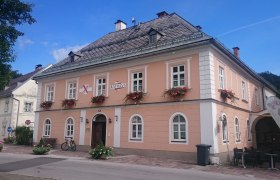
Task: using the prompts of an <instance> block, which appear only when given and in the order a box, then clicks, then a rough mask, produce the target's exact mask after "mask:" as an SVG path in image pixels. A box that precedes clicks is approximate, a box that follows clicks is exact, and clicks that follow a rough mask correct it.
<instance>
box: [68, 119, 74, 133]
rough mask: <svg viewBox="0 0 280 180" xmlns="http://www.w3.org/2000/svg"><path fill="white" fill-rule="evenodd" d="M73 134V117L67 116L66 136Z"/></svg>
mask: <svg viewBox="0 0 280 180" xmlns="http://www.w3.org/2000/svg"><path fill="white" fill-rule="evenodd" d="M73 136H74V121H73V119H71V118H69V119H67V122H66V137H73Z"/></svg>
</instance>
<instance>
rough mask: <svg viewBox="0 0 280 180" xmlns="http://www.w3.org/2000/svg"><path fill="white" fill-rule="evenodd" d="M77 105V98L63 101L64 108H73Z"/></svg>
mask: <svg viewBox="0 0 280 180" xmlns="http://www.w3.org/2000/svg"><path fill="white" fill-rule="evenodd" d="M75 105H76V100H75V99H65V100H63V101H62V107H64V108H72V107H73V106H75Z"/></svg>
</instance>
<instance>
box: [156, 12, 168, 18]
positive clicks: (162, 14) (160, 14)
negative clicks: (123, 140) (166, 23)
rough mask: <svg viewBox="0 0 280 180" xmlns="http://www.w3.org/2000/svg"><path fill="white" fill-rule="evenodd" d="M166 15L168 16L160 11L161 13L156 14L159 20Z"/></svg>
mask: <svg viewBox="0 0 280 180" xmlns="http://www.w3.org/2000/svg"><path fill="white" fill-rule="evenodd" d="M167 15H168V13H167V12H165V11H161V12H159V13H157V16H158V18H161V17H164V16H167Z"/></svg>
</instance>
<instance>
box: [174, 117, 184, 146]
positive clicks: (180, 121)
mask: <svg viewBox="0 0 280 180" xmlns="http://www.w3.org/2000/svg"><path fill="white" fill-rule="evenodd" d="M171 123H172V124H171V128H172V129H171V130H172V131H171V132H172V135H171V141H172V142H186V139H187V138H186V129H187V128H186V126H187V125H186V119H185V118H184V117H183V116H182V115H180V114H177V115H175V116H174V118H173V119H172V122H171Z"/></svg>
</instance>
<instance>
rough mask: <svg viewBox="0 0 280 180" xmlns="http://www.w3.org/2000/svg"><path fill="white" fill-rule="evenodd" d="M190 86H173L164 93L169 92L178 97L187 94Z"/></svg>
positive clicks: (170, 94)
mask: <svg viewBox="0 0 280 180" xmlns="http://www.w3.org/2000/svg"><path fill="white" fill-rule="evenodd" d="M187 91H188V87H173V88H170V89H168V90H166V91H165V92H164V95H165V94H167V95H169V96H171V97H173V98H178V97H182V96H185V95H186V94H187Z"/></svg>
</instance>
